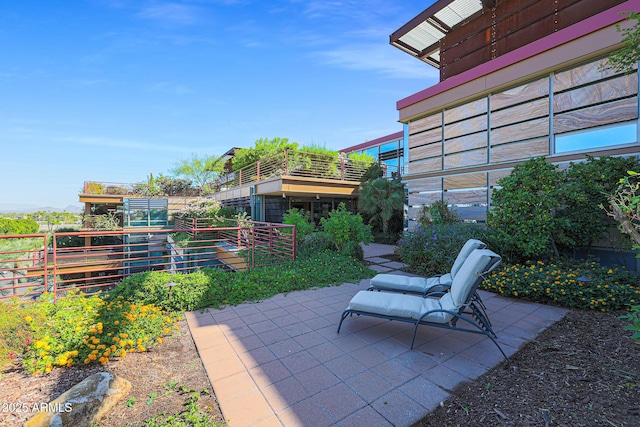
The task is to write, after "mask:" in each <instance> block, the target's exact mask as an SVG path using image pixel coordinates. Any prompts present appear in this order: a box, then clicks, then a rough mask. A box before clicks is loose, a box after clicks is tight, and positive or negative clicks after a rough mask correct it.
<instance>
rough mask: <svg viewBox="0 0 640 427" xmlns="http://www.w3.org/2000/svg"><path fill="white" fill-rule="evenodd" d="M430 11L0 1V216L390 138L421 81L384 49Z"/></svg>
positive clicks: (423, 73) (241, 1)
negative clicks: (238, 162)
mask: <svg viewBox="0 0 640 427" xmlns="http://www.w3.org/2000/svg"><path fill="white" fill-rule="evenodd" d="M430 3H431V2H430V1H426V2H422V3H421V2H415V1H408V0H406V1H392V2H390V1H378V0H366V1H365V0H362V1H360V0H354V1H348V0H345V1H341V0H335V1H330V0H329V1H304V0H275V1H265V0H255V1H253V0H183V1H180V0H175V1H170V2H169V1H162V0H158V1H146V0H140V1H127V0H86V1H78V0H73V1H71V0H70V1H63V2H58V1H49V0H25V1H6V2H1V3H0V52H2V54H1V55H0V208H2V207H3V206H6V205H10V204H30V205H37V206H52V207H57V208H64V207H66V206H67V205H69V204H74V205H78V193H79V191H80V189H81V188H82V185H83V182H84V181H86V180H90V181H106V182H140V181H144V180H145V179H146V176H147V175H148V174H149V173H153V174H154V175H157V174H159V173H163V174H165V175H168V174H169V171H170V169H171V168H172V167H173V166H174V165H175V164H176V163H177V162H178V161H180V160H181V159H188V158H190V157H191V155H192V154H194V153H195V154H198V155H204V154H206V155H220V154H223V153H224V152H226V151H227V150H228V149H229V148H231V147H234V146H236V147H249V146H252V145H253V143H254V141H256V140H257V139H259V138H274V137H280V138H289V140H291V141H296V142H298V143H300V144H301V145H304V144H316V145H324V146H326V147H327V148H330V149H340V148H344V147H347V146H351V145H355V144H359V143H361V142H364V141H367V140H371V139H375V138H378V137H380V136H384V135H387V134H389V133H393V132H397V131H400V130H402V127H401V125H400V124H399V123H398V121H397V120H398V112H397V110H396V109H395V103H396V101H398V100H399V99H402V98H404V97H406V96H409V95H411V94H413V93H415V92H418V91H420V90H422V89H424V88H426V87H429V86H431V85H433V84H435V83H436V82H437V70H435V69H433V68H431V67H429V66H428V65H426V64H424V63H421V62H420V61H418V60H417V59H414V58H412V57H410V56H409V55H408V54H406V53H403V52H401V51H400V50H398V49H396V48H394V47H392V46H391V45H389V34H391V33H392V32H393V31H395V30H397V29H398V28H400V27H401V26H402V25H403V24H404V23H405V22H408V21H409V20H410V19H411V18H413V17H414V16H416V15H417V14H418V13H420V12H422V11H423V10H424V9H425V8H426V7H427V6H428V5H429V4H430Z"/></svg>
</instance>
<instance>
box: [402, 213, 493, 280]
mask: <svg viewBox="0 0 640 427" xmlns="http://www.w3.org/2000/svg"><path fill="white" fill-rule="evenodd" d="M483 232H484V228H483V227H482V226H478V225H475V224H454V225H434V226H431V227H419V228H418V229H417V230H416V231H414V232H410V233H407V234H406V235H405V236H403V237H402V238H401V239H400V241H399V242H398V249H397V251H396V253H397V254H398V255H399V256H400V259H401V260H402V262H404V263H405V264H408V265H409V266H410V269H411V271H412V272H414V273H417V274H420V275H423V276H433V275H436V274H444V273H447V272H449V271H450V270H451V267H452V266H453V262H454V261H455V259H456V257H457V256H458V253H459V252H460V249H462V246H464V244H465V242H466V241H467V240H469V239H472V238H476V239H481V240H482V237H483ZM498 253H500V252H498Z"/></svg>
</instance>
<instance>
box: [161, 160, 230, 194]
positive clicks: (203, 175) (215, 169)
mask: <svg viewBox="0 0 640 427" xmlns="http://www.w3.org/2000/svg"><path fill="white" fill-rule="evenodd" d="M223 168H224V162H223V160H222V157H218V156H206V155H205V156H198V155H196V154H192V155H191V159H188V160H181V161H180V162H179V163H177V164H176V165H175V167H174V168H173V169H171V173H172V174H174V175H178V176H184V177H186V178H188V179H190V180H191V181H192V182H193V183H194V184H195V185H196V186H197V188H198V189H199V190H200V192H201V193H202V192H203V191H205V190H206V186H207V184H209V183H210V182H211V181H213V180H214V179H216V178H217V177H218V176H220V173H221V172H222V170H223Z"/></svg>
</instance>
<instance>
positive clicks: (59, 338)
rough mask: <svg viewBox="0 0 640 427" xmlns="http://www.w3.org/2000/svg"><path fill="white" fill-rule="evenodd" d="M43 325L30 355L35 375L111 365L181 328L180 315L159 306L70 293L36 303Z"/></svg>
mask: <svg viewBox="0 0 640 427" xmlns="http://www.w3.org/2000/svg"><path fill="white" fill-rule="evenodd" d="M33 307H34V308H35V309H36V311H37V312H38V313H39V314H40V315H41V319H42V321H41V322H31V323H30V326H31V328H32V331H33V334H34V337H36V338H37V339H35V341H33V343H32V344H31V345H30V346H29V348H28V349H27V351H26V352H25V355H24V359H23V366H24V367H25V369H26V370H27V371H28V372H30V373H33V374H41V373H46V372H50V371H51V370H52V369H53V367H55V366H60V367H62V366H73V365H74V364H83V363H84V364H89V363H101V364H103V365H104V364H106V363H108V362H109V360H110V358H113V357H123V356H125V355H126V354H127V352H128V351H129V352H130V351H143V350H141V349H144V350H146V349H147V348H149V347H152V346H153V345H154V344H156V343H157V342H158V340H160V342H161V336H163V335H167V334H168V333H169V332H170V331H171V330H172V329H174V328H175V326H174V324H175V323H176V322H177V321H178V320H179V315H177V314H174V313H166V312H163V311H162V310H161V309H160V308H159V307H156V306H154V305H138V304H134V303H131V302H128V301H124V300H123V299H122V298H117V297H111V296H109V294H107V295H102V296H99V295H93V296H87V295H84V294H82V293H75V292H70V293H69V295H68V296H67V297H65V298H62V299H59V300H58V301H57V302H53V300H52V298H50V297H48V296H47V297H45V298H42V300H41V301H39V302H36V303H33Z"/></svg>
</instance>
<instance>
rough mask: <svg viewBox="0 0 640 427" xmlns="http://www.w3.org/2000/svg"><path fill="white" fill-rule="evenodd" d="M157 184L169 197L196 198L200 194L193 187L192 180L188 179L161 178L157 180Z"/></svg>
mask: <svg viewBox="0 0 640 427" xmlns="http://www.w3.org/2000/svg"><path fill="white" fill-rule="evenodd" d="M155 184H156V185H157V186H158V187H159V188H160V190H161V191H162V193H163V194H165V195H167V196H194V195H197V194H198V190H197V189H195V188H193V187H192V186H191V180H190V179H186V178H171V177H168V176H160V177H158V179H156V180H155Z"/></svg>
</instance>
